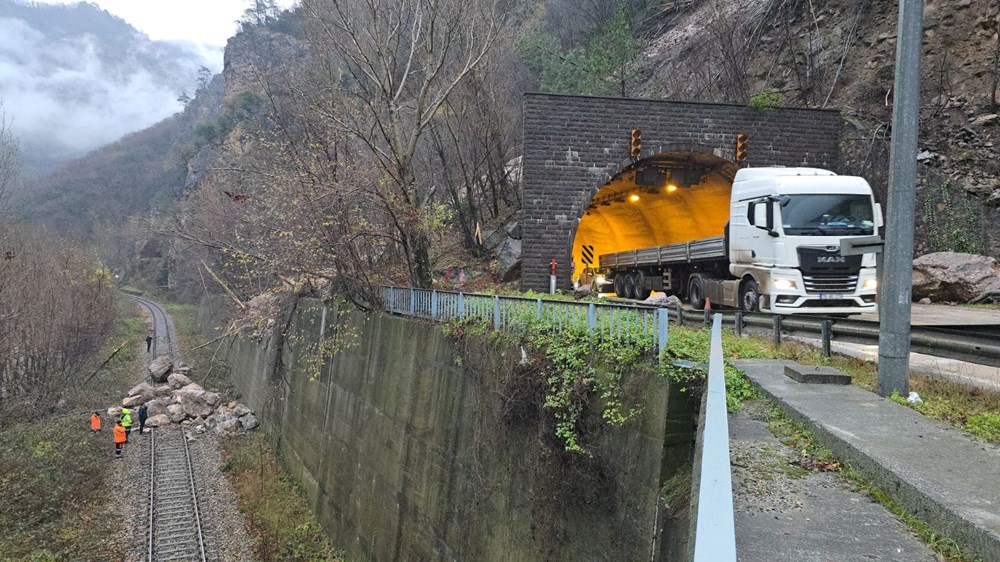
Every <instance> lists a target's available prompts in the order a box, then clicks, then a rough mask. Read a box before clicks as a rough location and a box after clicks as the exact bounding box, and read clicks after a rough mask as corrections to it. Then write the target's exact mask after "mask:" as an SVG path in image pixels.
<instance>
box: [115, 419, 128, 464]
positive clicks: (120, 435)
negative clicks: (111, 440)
mask: <svg viewBox="0 0 1000 562" xmlns="http://www.w3.org/2000/svg"><path fill="white" fill-rule="evenodd" d="M125 440H126V438H125V426H124V425H122V421H121V420H118V421H117V422H115V458H120V457H121V456H122V450H123V449H124V448H125Z"/></svg>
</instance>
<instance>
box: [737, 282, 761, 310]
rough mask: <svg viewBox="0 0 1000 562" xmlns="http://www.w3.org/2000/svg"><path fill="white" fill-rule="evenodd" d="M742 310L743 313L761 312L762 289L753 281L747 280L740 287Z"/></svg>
mask: <svg viewBox="0 0 1000 562" xmlns="http://www.w3.org/2000/svg"><path fill="white" fill-rule="evenodd" d="M740 309H741V310H742V311H743V312H759V311H760V287H758V286H757V282H756V281H754V280H753V279H747V280H746V281H744V282H743V284H742V285H740Z"/></svg>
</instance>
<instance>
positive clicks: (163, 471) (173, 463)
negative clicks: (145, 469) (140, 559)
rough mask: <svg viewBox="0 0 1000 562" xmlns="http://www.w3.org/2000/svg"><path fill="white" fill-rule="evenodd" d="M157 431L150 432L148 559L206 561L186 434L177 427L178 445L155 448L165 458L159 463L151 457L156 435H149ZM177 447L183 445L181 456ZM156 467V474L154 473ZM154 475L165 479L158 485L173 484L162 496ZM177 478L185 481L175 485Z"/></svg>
mask: <svg viewBox="0 0 1000 562" xmlns="http://www.w3.org/2000/svg"><path fill="white" fill-rule="evenodd" d="M157 433H158V431H154V432H153V433H152V434H151V437H152V440H151V453H150V454H151V457H152V458H151V462H150V492H149V496H150V504H149V505H150V508H149V533H148V540H149V545H148V548H147V556H148V561H149V562H155V561H158V560H192V559H198V560H201V561H202V562H207V560H208V556H207V553H206V550H205V533H204V530H203V527H202V521H201V510H200V509H199V507H198V487H197V483H196V481H195V477H194V463H193V461H192V458H191V448H190V445H189V444H188V442H187V437H186V436H185V435H184V431H183V430H178V431H177V433H178V435H179V436H180V439H181V441H182V444H180V445H176V446H174V445H173V444H168V445H167V446H166V449H163V448H162V447H161V448H160V449H159V451H162V452H161V454H163V455H164V457H165V458H164V459H162V460H163V462H162V463H156V461H155V456H153V455H155V452H156V451H157V449H156V448H155V439H156V438H155V437H153V436H155V435H156V434H157ZM181 447H183V458H181V452H180V449H181ZM158 466H159V467H160V469H159V470H160V474H157V467H158ZM180 470H183V472H185V474H184V475H183V476H181V475H179V474H178V472H179V471H180ZM158 477H159V479H162V480H167V482H159V484H161V485H164V486H166V485H168V484H169V483H170V482H173V483H174V484H175V486H174V487H173V488H168V489H167V491H166V492H165V493H163V494H162V495H158V494H156V484H157V480H158ZM179 479H180V480H186V482H185V484H186V486H176V484H178V480H179ZM158 504H160V505H158ZM158 527H159V529H158ZM195 553H197V557H196V556H195Z"/></svg>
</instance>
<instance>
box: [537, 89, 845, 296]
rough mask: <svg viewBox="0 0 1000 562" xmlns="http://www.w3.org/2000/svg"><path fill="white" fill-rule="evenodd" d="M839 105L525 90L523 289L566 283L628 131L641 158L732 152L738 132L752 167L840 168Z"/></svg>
mask: <svg viewBox="0 0 1000 562" xmlns="http://www.w3.org/2000/svg"><path fill="white" fill-rule="evenodd" d="M841 127H842V120H841V117H840V114H839V112H837V111H826V110H813V109H791V108H778V109H772V110H769V111H756V110H754V109H751V108H749V107H746V106H741V105H729V104H716V103H694V102H674V101H658V100H641V99H627V98H600V97H586V96H564V95H554V94H526V95H525V98H524V175H523V178H524V187H523V189H524V198H523V201H524V215H523V221H522V224H523V227H524V238H523V248H522V256H523V266H522V268H523V269H522V272H523V273H522V277H521V286H522V288H523V289H525V290H527V289H533V290H536V291H547V290H548V287H549V269H550V261H551V260H552V259H555V260H556V262H557V263H558V265H557V268H556V272H557V275H558V280H557V285H558V287H560V288H568V287H569V286H570V271H569V267H568V264H569V263H570V256H571V249H572V244H573V238H574V236H575V234H576V227H577V224H578V223H579V219H580V217H581V216H582V215H583V213H584V211H585V210H586V208H587V205H588V204H589V203H590V200H591V199H592V198H593V196H594V194H595V193H597V191H598V190H599V189H600V188H601V186H603V185H604V184H605V183H607V182H608V180H610V179H611V178H612V177H613V176H614V175H615V174H617V173H618V172H619V171H621V170H622V169H623V168H625V167H626V166H628V165H629V164H631V163H632V160H631V159H630V158H629V142H630V131H631V129H633V128H637V129H641V131H642V158H648V157H651V156H653V155H656V154H660V153H664V152H677V151H696V152H707V153H711V154H714V155H716V156H719V157H722V158H725V159H727V160H733V154H734V149H735V143H736V140H735V139H736V134H737V133H745V134H747V135H749V150H748V157H747V164H748V165H750V166H755V167H760V166H772V165H778V166H812V167H819V168H826V169H830V170H833V171H838V170H837V168H838V167H839V165H840V134H841Z"/></svg>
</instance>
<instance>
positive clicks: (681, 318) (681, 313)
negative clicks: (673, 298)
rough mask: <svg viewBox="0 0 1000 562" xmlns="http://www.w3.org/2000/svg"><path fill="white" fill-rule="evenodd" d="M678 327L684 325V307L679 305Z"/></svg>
mask: <svg viewBox="0 0 1000 562" xmlns="http://www.w3.org/2000/svg"><path fill="white" fill-rule="evenodd" d="M677 325H678V326H683V325H684V307H682V306H681V305H679V304H678V305H677Z"/></svg>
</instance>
